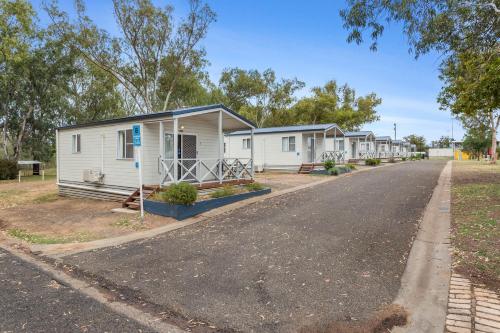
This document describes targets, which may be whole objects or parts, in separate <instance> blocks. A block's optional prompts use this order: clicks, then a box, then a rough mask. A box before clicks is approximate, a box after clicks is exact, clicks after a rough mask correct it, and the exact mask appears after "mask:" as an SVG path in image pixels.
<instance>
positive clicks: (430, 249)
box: [392, 161, 452, 333]
mask: <svg viewBox="0 0 500 333" xmlns="http://www.w3.org/2000/svg"><path fill="white" fill-rule="evenodd" d="M451 169H452V164H451V161H449V162H448V163H447V164H446V166H445V167H444V168H443V170H442V171H441V174H440V176H439V179H438V184H437V185H436V187H435V188H434V191H433V193H432V197H431V199H430V201H429V203H428V204H427V206H426V207H425V210H424V213H423V216H422V220H421V222H420V224H419V226H418V232H417V234H416V236H415V239H414V241H413V244H412V245H411V250H410V254H409V256H408V260H407V262H406V268H405V270H404V272H403V276H402V278H401V287H400V289H399V292H398V295H397V296H396V299H395V300H394V304H397V305H401V306H403V308H404V309H405V310H406V311H407V312H408V313H410V317H411V318H410V321H409V324H408V325H407V326H406V327H404V328H403V327H396V328H395V329H394V330H392V332H394V333H402V332H429V331H432V332H443V331H444V329H445V321H446V313H447V305H448V287H449V283H450V276H451V253H450V240H449V237H450V224H451V213H450V212H451V209H450V205H451V200H450V197H451V192H450V189H451Z"/></svg>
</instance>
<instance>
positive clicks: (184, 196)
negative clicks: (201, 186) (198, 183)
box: [162, 182, 198, 205]
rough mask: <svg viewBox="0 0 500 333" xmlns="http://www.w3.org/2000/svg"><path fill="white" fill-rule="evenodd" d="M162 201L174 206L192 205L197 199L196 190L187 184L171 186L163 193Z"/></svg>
mask: <svg viewBox="0 0 500 333" xmlns="http://www.w3.org/2000/svg"><path fill="white" fill-rule="evenodd" d="M162 196H163V200H165V201H166V202H168V203H171V204H175V205H192V204H193V203H194V202H195V201H196V199H197V198H198V190H196V187H194V186H193V185H191V184H189V183H184V182H181V183H178V184H172V185H170V186H169V187H167V188H166V189H165V190H164V191H163V195H162Z"/></svg>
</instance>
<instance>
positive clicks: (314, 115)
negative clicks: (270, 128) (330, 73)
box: [293, 81, 382, 130]
mask: <svg viewBox="0 0 500 333" xmlns="http://www.w3.org/2000/svg"><path fill="white" fill-rule="evenodd" d="M312 93H313V95H312V96H311V97H305V98H302V99H301V100H299V101H298V102H297V104H296V105H295V106H294V108H293V111H294V118H295V119H296V122H298V123H302V124H310V123H312V124H321V123H336V124H337V125H339V126H340V127H342V128H345V129H346V130H357V129H359V128H361V126H362V125H363V124H366V123H371V122H374V121H376V120H378V119H379V117H378V115H377V111H376V109H375V108H376V107H377V106H378V105H379V104H380V103H381V102H382V100H381V99H380V98H377V96H376V95H375V94H374V93H371V94H368V95H366V96H363V97H356V92H355V90H354V89H352V88H350V87H349V86H348V85H347V84H345V85H343V86H341V87H338V86H337V83H336V82H335V81H329V82H327V83H326V84H325V86H324V87H315V88H313V89H312Z"/></svg>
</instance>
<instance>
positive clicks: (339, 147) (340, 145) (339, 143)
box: [333, 140, 344, 151]
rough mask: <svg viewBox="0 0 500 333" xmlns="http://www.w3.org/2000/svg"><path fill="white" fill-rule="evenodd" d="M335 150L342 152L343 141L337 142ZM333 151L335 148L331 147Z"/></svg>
mask: <svg viewBox="0 0 500 333" xmlns="http://www.w3.org/2000/svg"><path fill="white" fill-rule="evenodd" d="M337 148H338V150H339V151H344V140H337ZM333 150H335V147H333Z"/></svg>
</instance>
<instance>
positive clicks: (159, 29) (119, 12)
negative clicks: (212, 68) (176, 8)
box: [47, 0, 215, 113]
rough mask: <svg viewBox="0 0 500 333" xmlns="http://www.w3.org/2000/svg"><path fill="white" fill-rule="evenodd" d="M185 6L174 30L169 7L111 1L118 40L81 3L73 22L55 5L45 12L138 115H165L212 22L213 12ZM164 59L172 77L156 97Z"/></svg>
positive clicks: (193, 2) (195, 2) (194, 3)
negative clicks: (109, 78) (121, 92)
mask: <svg viewBox="0 0 500 333" xmlns="http://www.w3.org/2000/svg"><path fill="white" fill-rule="evenodd" d="M189 4H190V9H189V13H188V15H187V17H186V18H185V19H184V20H182V21H181V23H180V24H179V25H178V26H176V27H175V26H174V21H173V18H172V12H173V8H172V7H171V6H166V7H165V8H160V7H156V6H154V5H153V4H152V3H151V1H150V0H113V7H114V14H115V19H116V23H117V25H118V27H119V29H120V32H121V33H120V36H118V37H112V36H110V35H109V33H107V32H106V31H103V30H100V29H99V28H98V27H97V26H96V25H95V24H94V23H93V22H92V20H91V19H90V18H89V17H88V16H87V15H86V14H85V7H84V5H83V3H82V2H81V0H76V5H77V6H76V7H77V16H78V20H77V22H75V23H71V22H70V21H69V19H68V15H67V14H66V13H64V12H62V11H60V10H59V9H58V8H57V7H56V5H55V4H52V5H51V6H50V7H48V8H47V11H48V13H49V15H50V17H51V18H52V20H53V22H54V23H55V24H56V25H57V27H58V29H59V30H58V31H59V33H60V34H61V35H62V36H68V37H69V38H70V39H71V40H72V41H73V44H72V45H73V46H74V47H75V48H76V49H77V50H79V51H80V52H81V54H82V55H83V56H84V57H85V59H86V60H88V61H89V62H91V63H92V64H94V65H95V66H97V67H99V68H100V69H102V70H103V71H106V72H107V73H109V74H111V75H112V76H113V77H114V78H115V79H116V80H117V81H118V82H119V83H120V84H121V85H122V87H123V88H124V89H125V91H126V93H127V94H128V97H129V98H131V99H132V100H133V101H134V105H135V107H136V109H137V110H139V111H140V112H142V113H153V112H157V111H160V110H162V111H165V110H166V108H167V107H168V105H169V103H170V97H171V95H172V94H173V92H174V90H175V88H176V85H177V82H178V81H179V80H180V78H182V77H183V75H184V74H185V72H184V70H188V71H189V69H190V68H192V66H194V64H195V63H196V62H197V61H198V60H199V58H200V56H201V55H203V54H204V50H203V49H202V48H201V47H199V42H200V41H201V40H202V39H203V38H204V37H205V36H206V34H207V31H208V27H209V25H210V24H211V23H212V22H213V21H214V20H215V13H214V12H213V11H212V10H211V9H210V7H209V6H208V5H206V4H203V3H202V2H201V1H200V0H190V2H189ZM166 59H167V60H168V61H169V62H170V64H169V67H170V69H171V71H170V72H169V75H171V77H170V79H169V80H168V85H166V86H163V89H164V91H165V92H166V93H165V94H164V95H163V96H162V97H161V98H160V79H161V78H162V76H163V77H164V76H165V71H164V69H165V66H162V62H164V61H165V60H166Z"/></svg>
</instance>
